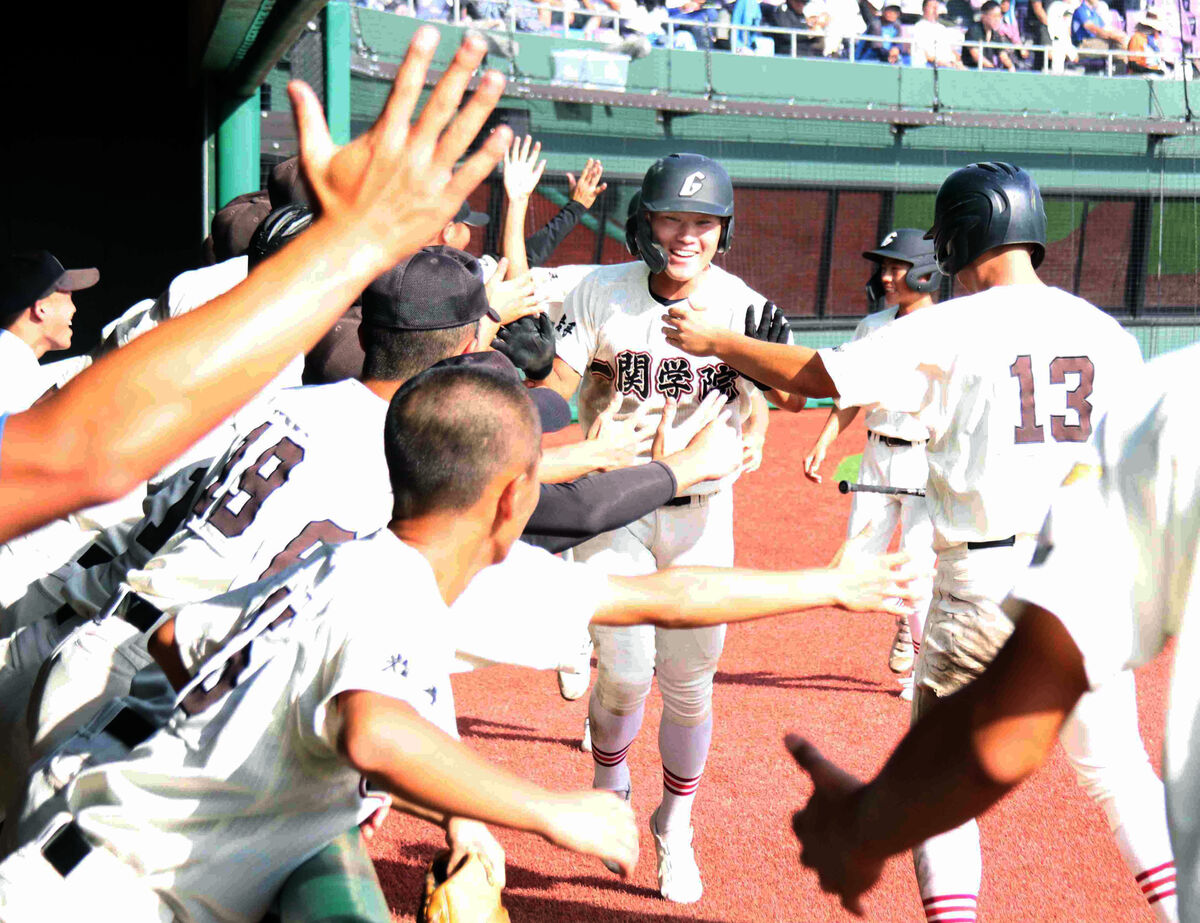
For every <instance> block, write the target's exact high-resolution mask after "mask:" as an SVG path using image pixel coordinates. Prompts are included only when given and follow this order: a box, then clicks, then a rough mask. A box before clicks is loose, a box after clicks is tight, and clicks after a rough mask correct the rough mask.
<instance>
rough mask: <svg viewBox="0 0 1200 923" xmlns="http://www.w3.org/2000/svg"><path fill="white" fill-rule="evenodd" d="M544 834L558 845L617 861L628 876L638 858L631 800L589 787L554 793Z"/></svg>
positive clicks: (624, 874)
mask: <svg viewBox="0 0 1200 923" xmlns="http://www.w3.org/2000/svg"><path fill="white" fill-rule="evenodd" d="M547 807H548V810H547V811H546V823H545V824H544V825H543V830H542V831H541V832H542V836H544V837H545V838H546V839H547V840H549V841H550V842H551V843H554V844H555V845H556V846H561V847H562V848H563V849H570V850H572V851H574V852H578V853H586V854H587V855H591V856H597V857H598V858H600V859H606V860H608V861H609V862H614V863H616V865H617V867H618V868H620V870H621V874H622V875H623V876H625V877H628V876H629V875H631V874H633V869H634V867H635V866H636V865H637V858H638V835H637V825H636V824H635V823H634V819H633V808H632V807H630V805H629V802H627V801H625V800H623V799H621V798H618V797H617V796H616V795H615V794H613V793H612V792H605V791H600V790H597V789H590V790H588V791H582V792H569V793H564V794H561V795H555V796H554V798H553V800H552V801H551V802H550V803H549V805H548V806H547Z"/></svg>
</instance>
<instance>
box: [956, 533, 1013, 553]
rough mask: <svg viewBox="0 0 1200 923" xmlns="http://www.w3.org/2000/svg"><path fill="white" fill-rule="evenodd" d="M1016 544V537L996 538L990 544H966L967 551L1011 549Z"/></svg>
mask: <svg viewBox="0 0 1200 923" xmlns="http://www.w3.org/2000/svg"><path fill="white" fill-rule="evenodd" d="M1016 543H1017V537H1016V536H1015V535H1010V536H1009V537H1008V538H997V539H994V540H993V541H990V542H967V551H978V550H979V549H981V548H1011V547H1012V546H1013V545H1015V544H1016Z"/></svg>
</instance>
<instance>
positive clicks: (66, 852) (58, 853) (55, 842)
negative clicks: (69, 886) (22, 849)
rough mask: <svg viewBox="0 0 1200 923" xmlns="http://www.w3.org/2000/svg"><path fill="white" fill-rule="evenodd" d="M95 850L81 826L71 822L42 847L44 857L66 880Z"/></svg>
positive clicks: (55, 832) (56, 832) (60, 828)
mask: <svg viewBox="0 0 1200 923" xmlns="http://www.w3.org/2000/svg"><path fill="white" fill-rule="evenodd" d="M93 849H95V847H94V846H92V844H91V843H89V842H88V841H87V838H86V837H85V836H84V835H83V831H82V830H80V829H79V824H77V823H75V821H71V822H70V823H68V824H64V825H63V826H61V827H59V828H58V829H57V830H56V831H54V835H53V836H51V837H50V839H48V840H47V841H46V843H45V845H44V846H42V855H43V856H44V857H45V859H46V861H47V862H49V863H50V865H51V866H52V867H53V868H54V871H56V872H58V874H60V875H62V877H63V878H66V877H67V875H69V874H70V873H71V871H72V870H73V869H74V868H75V866H77V865H78V864H79V863H80V862H82V861H83V860H84V859H85V858H87V854H88V853H90V852H91V851H92V850H93Z"/></svg>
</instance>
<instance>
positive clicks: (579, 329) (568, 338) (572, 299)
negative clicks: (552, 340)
mask: <svg viewBox="0 0 1200 923" xmlns="http://www.w3.org/2000/svg"><path fill="white" fill-rule="evenodd" d="M592 291H593V286H592V285H591V284H590V283H589V281H588V280H587V279H586V278H585V279H584V280H583V281H582V282H580V283H579V285H577V286H575V288H573V289H572V290H571V291H570V293H569V294H568V295H567V297H566V299H565V300H564V301H563V317H562V321H560V323H559V326H560V327H561V332H560V334H559V337H558V345H557V351H558V358H560V359H562V361H563V362H565V363H566V364H567V365H569V366H570V367H571V368H572V369H574V370H575V371H576V372H578V373H579V374H580V375H583V374H584V373H585V372H586V371H587V366H588V362H590V361H591V358H592V355H593V354H594V353H595V351H596V330H595V327H594V323H593V316H594V315H593V313H592V310H591V308H592V306H591V305H589V304H588V297H589V295H590V293H591V292H592Z"/></svg>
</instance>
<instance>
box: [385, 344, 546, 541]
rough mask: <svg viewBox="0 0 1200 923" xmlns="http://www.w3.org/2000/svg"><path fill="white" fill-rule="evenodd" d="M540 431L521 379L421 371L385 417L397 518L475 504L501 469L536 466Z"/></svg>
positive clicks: (460, 370) (469, 371)
mask: <svg viewBox="0 0 1200 923" xmlns="http://www.w3.org/2000/svg"><path fill="white" fill-rule="evenodd" d="M541 435H542V429H541V423H540V422H539V420H538V416H537V413H536V411H535V410H534V407H533V402H532V401H531V400H530V399H529V395H528V394H527V393H526V389H525V387H524V386H523V385H521V384H520V382H518V381H516V380H508V379H506V378H502V377H501V376H499V375H497V374H495V373H493V372H488V371H485V370H482V369H477V368H468V367H461V366H460V367H451V368H436V369H429V370H428V371H425V372H423V373H421V374H419V375H417V376H416V377H415V378H414V379H413V380H412V381H410V382H409V383H408V384H406V385H405V386H404V387H402V388H401V389H400V390H399V391H397V392H396V395H395V396H394V397H393V398H392V401H391V404H390V406H389V407H388V413H387V421H386V423H385V425H384V450H385V452H386V454H387V463H388V471H389V472H390V474H391V480H392V495H393V499H394V503H393V517H394V519H396V520H398V521H404V520H408V519H414V518H416V517H419V516H425V515H428V514H430V513H436V512H444V511H451V510H463V509H467V508H469V507H471V506H472V505H474V504H475V503H476V502H477V501H478V500H479V498H480V497H481V496H482V495H483V492H484V490H485V489H486V488H487V486H488V485H489V484H490V483H491V482H492V480H493V479H494V478H496V477H497V476H498V475H500V474H502V473H504V472H509V471H517V472H532V471H533V469H534V468H535V466H536V465H537V462H538V459H539V458H540V456H541Z"/></svg>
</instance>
